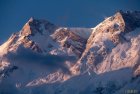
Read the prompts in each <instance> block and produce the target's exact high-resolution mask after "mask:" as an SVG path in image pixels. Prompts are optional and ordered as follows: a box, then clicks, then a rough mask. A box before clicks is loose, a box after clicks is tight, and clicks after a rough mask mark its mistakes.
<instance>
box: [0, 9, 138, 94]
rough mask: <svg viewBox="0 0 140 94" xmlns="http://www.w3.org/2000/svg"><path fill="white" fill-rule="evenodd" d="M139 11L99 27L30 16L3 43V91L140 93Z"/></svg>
mask: <svg viewBox="0 0 140 94" xmlns="http://www.w3.org/2000/svg"><path fill="white" fill-rule="evenodd" d="M139 40H140V12H138V11H134V12H126V13H125V12H123V11H119V12H117V13H116V14H115V15H113V16H111V17H108V18H106V19H105V20H104V21H103V22H101V23H100V24H98V25H97V26H96V27H94V28H81V27H79V28H76V27H73V28H72V27H58V26H56V25H54V24H52V23H50V22H49V21H47V20H38V19H34V18H31V19H30V20H29V21H28V22H27V23H26V24H25V25H24V26H23V28H22V29H21V30H20V32H18V33H14V34H13V35H12V36H11V37H10V38H9V39H8V40H7V41H6V42H5V43H3V44H2V45H1V46H0V94H125V93H126V92H127V90H133V91H135V94H139V93H140V41H139Z"/></svg>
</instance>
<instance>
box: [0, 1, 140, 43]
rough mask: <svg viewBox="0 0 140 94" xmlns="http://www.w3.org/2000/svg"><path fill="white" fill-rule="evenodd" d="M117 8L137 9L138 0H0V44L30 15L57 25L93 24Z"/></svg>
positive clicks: (84, 25)
mask: <svg viewBox="0 0 140 94" xmlns="http://www.w3.org/2000/svg"><path fill="white" fill-rule="evenodd" d="M120 9H121V10H124V11H126V10H132V11H133V10H140V0H0V44H1V43H3V42H4V41H6V40H7V39H8V37H9V36H10V35H11V34H12V33H13V32H18V31H20V29H21V28H22V27H23V25H24V24H25V23H26V22H27V21H28V19H29V18H30V17H34V18H38V19H46V20H48V21H50V22H52V23H54V24H56V25H59V26H68V27H94V26H96V25H97V24H98V23H100V22H101V21H102V20H103V19H104V18H105V17H108V16H111V15H113V14H114V13H115V12H116V11H117V10H120Z"/></svg>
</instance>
